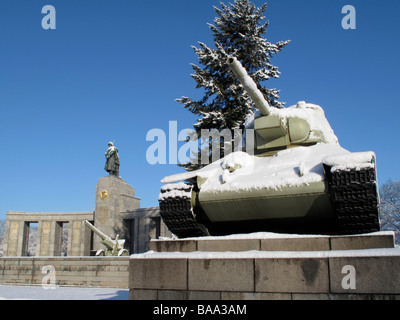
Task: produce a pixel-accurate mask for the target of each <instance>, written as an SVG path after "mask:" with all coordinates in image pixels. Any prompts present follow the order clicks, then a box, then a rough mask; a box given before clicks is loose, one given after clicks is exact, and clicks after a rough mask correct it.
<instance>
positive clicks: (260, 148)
mask: <svg viewBox="0 0 400 320" xmlns="http://www.w3.org/2000/svg"><path fill="white" fill-rule="evenodd" d="M227 64H228V65H229V67H230V69H231V70H232V72H233V74H234V75H235V77H236V78H237V79H238V80H239V81H240V83H241V84H242V86H243V88H244V90H245V91H246V92H247V93H248V95H249V96H250V97H251V99H252V100H253V102H254V104H255V106H256V107H257V109H258V110H259V111H260V113H261V117H258V118H256V119H255V120H254V130H255V142H256V146H255V151H254V152H255V154H274V153H276V152H277V151H278V150H282V149H286V148H292V147H296V146H308V145H313V144H316V143H318V142H325V143H326V142H329V137H326V136H325V135H326V134H325V133H324V132H323V131H322V130H321V129H319V128H316V127H313V121H312V118H315V117H319V118H322V120H323V121H324V122H326V123H325V127H329V128H328V130H326V128H325V130H324V131H329V132H328V133H327V135H328V136H332V134H333V130H332V129H331V128H330V126H329V124H328V123H327V121H325V119H324V117H325V116H324V114H323V110H322V109H321V108H319V107H318V106H316V105H310V104H306V103H304V102H299V103H298V104H297V105H296V106H295V108H296V109H303V110H301V111H299V110H294V109H295V108H293V107H292V108H291V109H288V108H287V109H276V108H271V107H270V106H269V104H268V101H267V100H265V98H264V96H263V94H262V93H261V91H260V90H259V89H258V88H257V84H256V83H255V82H254V81H253V79H252V78H251V77H250V76H249V75H248V73H247V71H246V69H245V68H244V67H243V66H242V64H241V63H240V62H239V61H238V60H237V59H236V58H234V57H229V58H228V59H227ZM288 111H289V112H288ZM290 111H294V112H290ZM295 111H297V112H295ZM334 139H336V137H335V138H334Z"/></svg>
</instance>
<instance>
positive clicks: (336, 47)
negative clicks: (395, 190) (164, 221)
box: [0, 0, 400, 219]
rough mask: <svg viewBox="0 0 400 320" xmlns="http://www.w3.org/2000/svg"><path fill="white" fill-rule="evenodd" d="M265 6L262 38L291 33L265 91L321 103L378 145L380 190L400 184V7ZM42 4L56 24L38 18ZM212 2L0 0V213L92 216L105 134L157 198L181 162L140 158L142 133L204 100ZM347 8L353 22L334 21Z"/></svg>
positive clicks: (125, 167) (182, 116)
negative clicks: (199, 83) (201, 64)
mask: <svg viewBox="0 0 400 320" xmlns="http://www.w3.org/2000/svg"><path fill="white" fill-rule="evenodd" d="M227 2H228V1H225V3H227ZM264 2H265V1H258V0H256V1H253V3H255V4H256V5H257V6H261V5H262V4H263V3H264ZM267 2H268V8H267V10H266V19H268V20H269V21H270V26H269V28H268V32H267V34H266V37H267V39H268V40H269V41H270V42H277V41H280V40H287V39H290V40H292V41H291V43H290V44H289V45H288V46H287V47H286V48H284V50H283V51H282V52H281V53H280V54H278V55H276V56H275V57H274V58H273V59H272V62H273V64H275V65H277V66H278V67H279V69H280V71H281V72H282V75H281V78H280V79H278V80H276V79H274V80H270V81H268V82H266V83H265V85H266V86H267V87H274V88H278V89H280V90H281V94H280V96H281V101H286V102H287V106H290V105H293V104H295V103H297V101H299V100H304V101H307V102H310V103H315V104H319V105H321V106H322V107H323V108H324V110H325V114H326V117H327V118H328V121H329V122H330V124H331V126H332V128H333V129H334V131H335V134H336V135H337V136H338V138H339V141H340V144H341V145H342V146H343V147H344V148H346V149H348V150H350V151H354V152H358V151H370V150H372V151H375V153H376V155H377V161H378V178H379V183H380V185H382V184H383V183H385V182H386V181H387V180H388V179H389V178H391V179H394V180H396V179H400V170H399V169H398V166H399V163H400V151H399V141H400V130H399V129H398V128H399V120H400V107H399V106H398V102H399V89H400V88H399V84H400V83H399V74H400V63H399V57H400V44H399V41H398V34H399V31H400V21H399V19H398V15H399V13H400V2H399V1H395V0H383V1H379V2H377V1H371V0H365V1H354V0H344V1H342V0H324V1H321V0H306V1H297V0H269V1H267ZM47 4H50V5H53V6H54V7H55V9H56V29H55V30H44V29H43V28H42V26H41V21H42V18H43V17H44V16H45V15H44V14H42V13H41V9H42V7H43V6H44V5H47ZM213 5H216V6H218V7H220V5H219V1H211V0H207V1H206V0H185V1H184V0H170V1H165V0H153V1H136V0H119V1H110V0H108V1H106V0H96V1H94V0H85V1H77V0H69V1H61V0H46V1H39V0H0V46H1V47H0V48H1V50H0V137H1V144H2V147H1V150H2V152H1V153H0V167H1V168H2V170H1V175H0V177H1V178H0V219H4V218H5V214H6V211H8V210H21V211H28V212H29V211H49V212H50V211H91V210H94V202H95V189H96V183H97V180H98V179H99V178H100V177H102V176H105V175H107V173H106V172H105V171H104V169H103V168H104V160H105V158H104V152H105V151H106V149H107V143H108V141H110V140H111V141H112V140H115V144H116V146H117V147H118V148H119V154H120V158H121V168H120V175H121V177H122V178H123V179H125V180H126V181H127V183H129V184H130V185H132V186H133V187H134V188H135V189H136V196H138V197H140V198H142V201H141V206H142V207H148V206H156V205H158V201H157V199H158V192H159V188H160V187H161V183H160V179H161V178H163V177H164V176H166V175H170V174H173V173H178V172H182V171H183V170H182V169H180V168H178V167H177V166H176V165H175V164H166V165H150V164H149V163H148V162H147V161H146V150H147V149H148V147H149V146H150V145H151V144H152V142H149V141H146V134H147V132H148V131H149V130H151V129H153V128H160V129H162V130H164V131H165V132H166V133H168V125H169V121H177V123H178V130H179V131H180V130H182V129H184V128H191V127H192V124H193V123H194V122H195V121H196V118H195V117H194V116H193V115H192V114H191V113H190V112H188V111H187V110H185V109H183V108H182V106H181V105H180V104H179V103H177V102H175V99H176V98H179V97H181V96H183V95H185V96H189V97H193V98H195V97H200V96H202V91H201V89H197V90H196V89H195V83H194V80H192V78H191V77H190V74H191V73H192V69H191V67H190V65H189V64H190V63H197V62H198V61H197V58H196V55H195V54H194V52H193V50H192V49H191V45H196V44H197V42H198V41H202V42H205V43H206V44H208V45H210V46H211V45H212V37H211V33H210V30H209V29H208V26H207V23H208V22H213V20H214V18H215V16H216V13H215V11H214V9H213ZM345 5H353V6H354V7H355V9H356V19H357V20H356V22H357V25H356V29H355V30H344V29H343V28H342V25H341V21H342V18H343V17H344V14H342V13H341V11H342V7H343V6H345Z"/></svg>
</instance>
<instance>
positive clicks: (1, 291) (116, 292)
mask: <svg viewBox="0 0 400 320" xmlns="http://www.w3.org/2000/svg"><path fill="white" fill-rule="evenodd" d="M128 299H129V290H128V289H120V288H119V289H115V288H82V287H59V286H57V287H55V288H54V289H51V288H47V289H45V287H42V286H40V285H36V286H20V285H0V300H128Z"/></svg>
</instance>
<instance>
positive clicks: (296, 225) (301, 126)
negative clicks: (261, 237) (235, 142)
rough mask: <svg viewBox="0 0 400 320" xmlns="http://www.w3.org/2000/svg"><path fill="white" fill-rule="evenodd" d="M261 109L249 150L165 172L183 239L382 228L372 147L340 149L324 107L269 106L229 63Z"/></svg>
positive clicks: (169, 210) (164, 203)
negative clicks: (178, 171) (193, 167)
mask: <svg viewBox="0 0 400 320" xmlns="http://www.w3.org/2000/svg"><path fill="white" fill-rule="evenodd" d="M227 63H228V65H229V66H230V68H231V70H232V72H233V73H234V75H235V76H236V77H237V78H238V79H239V81H240V83H241V84H242V86H243V88H244V89H245V90H246V92H247V93H248V95H249V96H250V97H251V98H252V100H253V102H254V104H255V105H256V107H257V108H258V110H259V111H258V112H256V113H255V115H254V118H253V119H250V120H249V121H247V124H246V125H247V128H251V129H254V131H250V132H254V136H253V135H252V136H249V135H247V137H246V145H248V144H249V141H250V142H254V148H253V149H252V150H250V151H251V152H249V150H247V152H243V151H237V152H232V153H230V154H229V155H227V156H226V157H224V158H223V159H220V160H218V161H215V162H213V163H211V164H209V165H207V166H205V167H204V168H202V169H199V170H197V171H192V172H186V173H181V174H176V175H172V176H168V177H165V178H164V179H163V180H162V181H161V182H162V183H165V185H164V186H162V188H161V192H160V195H159V203H160V214H161V217H162V218H163V221H164V222H165V224H166V225H167V226H168V228H169V229H170V231H171V232H172V233H174V234H175V235H176V236H178V237H179V238H186V237H196V236H206V235H226V234H233V233H249V232H258V231H271V232H285V233H317V234H355V233H366V232H374V231H379V230H380V223H379V213H380V209H379V193H378V184H377V175H376V165H375V154H374V152H360V153H351V152H349V151H347V150H345V149H343V148H342V147H341V146H340V145H339V143H338V139H337V137H336V136H335V134H334V132H333V130H332V128H331V127H330V125H329V123H328V121H327V120H326V118H325V114H324V111H323V110H322V108H321V107H320V106H317V105H313V104H308V103H305V102H303V101H300V102H298V103H297V105H295V106H292V107H289V108H282V109H278V108H271V107H270V106H269V105H268V102H267V101H266V100H265V99H264V97H263V95H262V93H261V92H260V91H259V90H258V88H257V85H256V84H255V83H254V81H253V80H252V78H251V77H250V76H249V75H248V74H247V72H246V70H245V69H244V68H243V67H242V65H241V64H240V62H239V61H238V60H237V59H236V58H233V57H231V58H229V59H228V61H227Z"/></svg>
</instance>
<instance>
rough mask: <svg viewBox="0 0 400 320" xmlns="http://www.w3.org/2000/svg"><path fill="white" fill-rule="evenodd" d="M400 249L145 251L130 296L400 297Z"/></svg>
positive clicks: (135, 262)
mask: <svg viewBox="0 0 400 320" xmlns="http://www.w3.org/2000/svg"><path fill="white" fill-rule="evenodd" d="M399 270H400V249H397V248H391V249H365V250H329V251H307V252H299V251H243V252H199V251H197V252H151V251H150V252H148V253H145V254H139V255H132V256H131V257H130V273H129V277H130V281H129V288H130V299H134V300H136V299H138V300H140V299H158V300H164V299H174V300H192V299H193V300H199V299H200V300H205V299H215V300H231V299H232V300H242V299H252V300H255V299H260V300H264V299H279V300H282V299H327V300H330V299H363V300H365V299H367V300H371V299H400V273H399Z"/></svg>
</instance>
